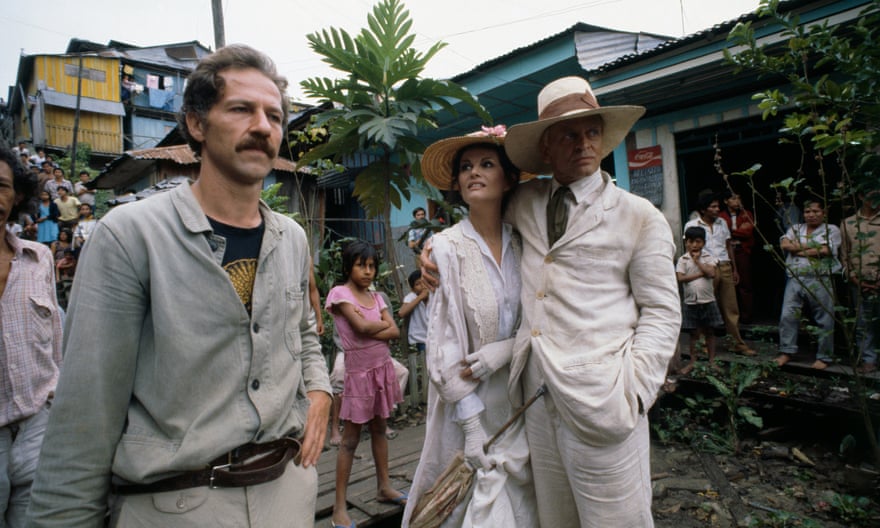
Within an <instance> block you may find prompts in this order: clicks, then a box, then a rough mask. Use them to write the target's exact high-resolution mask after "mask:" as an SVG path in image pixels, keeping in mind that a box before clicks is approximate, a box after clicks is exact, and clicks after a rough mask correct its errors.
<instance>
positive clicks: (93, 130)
mask: <svg viewBox="0 0 880 528" xmlns="http://www.w3.org/2000/svg"><path fill="white" fill-rule="evenodd" d="M66 64H67V65H71V66H73V67H78V66H79V57H59V56H49V55H41V56H38V57H36V58H35V60H34V70H33V76H32V77H31V79H30V85H29V86H28V89H27V93H28V94H34V93H36V92H37V90H39V89H40V81H42V84H43V85H44V86H45V87H46V88H48V89H52V90H55V91H56V92H60V93H66V94H69V95H72V96H76V92H77V82H78V81H77V76H76V75H75V74H74V75H69V74H68V73H69V72H66V71H65V65H66ZM82 67H83V69H84V70H85V69H88V70H96V71H101V72H103V73H104V80H103V81H98V80H93V79H89V78H85V77H84V78H83V80H82V96H83V97H90V98H92V99H101V100H104V101H114V102H118V101H119V82H120V81H119V60H118V59H114V58H103V57H83V63H82ZM44 109H45V120H44V122H45V127H46V144H47V145H52V146H55V147H61V148H65V147H69V146H70V145H71V143H72V139H73V121H74V115H75V112H74V110H73V109H69V108H62V107H58V106H52V105H45V107H44ZM23 124H24V123H23ZM22 129H26V127H24V126H23V127H22ZM79 143H88V144H89V145H90V146H91V147H92V151H94V152H109V153H122V118H121V117H120V116H115V115H107V114H95V113H91V112H83V111H80V116H79Z"/></svg>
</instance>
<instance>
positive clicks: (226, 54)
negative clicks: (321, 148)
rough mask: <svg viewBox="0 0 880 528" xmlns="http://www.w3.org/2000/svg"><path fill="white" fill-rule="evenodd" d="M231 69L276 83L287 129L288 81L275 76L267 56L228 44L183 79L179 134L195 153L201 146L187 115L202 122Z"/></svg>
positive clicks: (178, 121)
mask: <svg viewBox="0 0 880 528" xmlns="http://www.w3.org/2000/svg"><path fill="white" fill-rule="evenodd" d="M230 68H233V69H241V70H243V69H248V68H253V69H256V70H258V71H259V72H260V73H262V74H263V75H265V76H266V77H268V78H269V79H271V80H272V82H274V83H275V86H277V87H278V91H279V92H281V110H282V111H283V113H284V115H283V120H282V123H283V125H282V126H285V127H286V126H287V112H288V109H287V79H285V78H284V77H283V76H282V75H281V74H279V73H278V69H277V68H276V67H275V63H274V62H272V59H270V58H269V56H268V55H266V54H264V53H262V52H259V51H257V50H255V49H253V48H251V47H250V46H245V45H244V44H230V45H229V46H225V47H223V48H220V49H218V50H217V51H215V52H214V53H212V54H211V55H208V56H207V57H205V58H204V59H202V60H201V61H200V62H199V64H198V66H196V69H195V70H193V72H192V73H191V74H190V75H189V77H187V79H186V90H185V91H184V92H183V104H182V105H181V106H180V111H179V112H178V113H177V123H178V124H179V125H180V133H181V135H182V136H183V138H184V139H186V142H187V144H188V145H189V146H190V148H191V149H192V150H193V152H195V153H196V154H201V153H202V144H201V143H199V142H198V141H196V140H195V138H193V137H192V135H191V134H190V131H189V128H188V127H187V124H186V115H187V114H188V113H190V112H195V113H196V115H198V116H199V120H200V121H201V122H202V123H204V122H205V120H206V119H207V117H208V112H209V111H210V110H211V107H213V106H214V104H215V103H216V102H217V100H218V99H219V98H220V95H221V93H222V92H223V87H224V85H225V84H226V82H225V80H224V79H223V76H222V75H220V73H221V72H223V71H224V70H227V69H230Z"/></svg>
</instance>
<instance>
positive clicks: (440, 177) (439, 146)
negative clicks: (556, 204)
mask: <svg viewBox="0 0 880 528" xmlns="http://www.w3.org/2000/svg"><path fill="white" fill-rule="evenodd" d="M506 134H507V128H506V127H505V126H504V125H497V126H494V127H485V126H484V127H482V129H481V130H479V131H477V132H473V133H471V134H468V135H466V136H455V137H451V138H446V139H441V140H439V141H436V142H434V143H432V144H431V146H429V147H428V148H427V149H426V150H425V153H424V154H423V155H422V176H424V177H425V181H427V182H428V183H429V184H431V185H432V186H433V187H436V188H437V189H440V190H441V191H448V190H450V189H452V182H453V180H454V178H453V167H452V160H453V159H455V155H456V154H457V153H458V151H460V150H461V149H462V148H464V147H468V146H471V145H478V144H482V143H490V144H495V145H500V146H502V147H503V146H504V140H505V136H506ZM534 177H535V175H534V174H529V173H526V172H522V173H521V174H520V176H519V181H525V180H528V179H530V178H534Z"/></svg>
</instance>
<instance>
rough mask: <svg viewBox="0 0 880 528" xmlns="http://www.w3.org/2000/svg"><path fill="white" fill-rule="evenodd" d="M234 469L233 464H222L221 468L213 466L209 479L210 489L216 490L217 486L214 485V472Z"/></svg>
mask: <svg viewBox="0 0 880 528" xmlns="http://www.w3.org/2000/svg"><path fill="white" fill-rule="evenodd" d="M229 467H232V464H221V465H219V466H211V475H210V476H209V477H208V488H210V489H216V488H217V486H215V485H214V472H215V471H217V470H218V469H226V468H229Z"/></svg>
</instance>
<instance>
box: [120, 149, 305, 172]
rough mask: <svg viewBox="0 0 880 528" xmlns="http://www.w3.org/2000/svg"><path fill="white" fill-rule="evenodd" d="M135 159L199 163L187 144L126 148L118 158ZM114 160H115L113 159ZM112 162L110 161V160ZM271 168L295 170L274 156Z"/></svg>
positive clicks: (291, 163)
mask: <svg viewBox="0 0 880 528" xmlns="http://www.w3.org/2000/svg"><path fill="white" fill-rule="evenodd" d="M126 157H128V158H131V159H135V160H169V161H173V162H175V163H178V164H180V165H194V164H197V163H199V160H198V158H196V154H195V152H193V151H192V149H191V148H189V145H175V146H173V147H158V148H148V149H140V150H128V151H126V152H125V153H124V154H123V155H122V156H121V157H120V158H117V159H121V158H126ZM114 161H116V160H114ZM111 163H112V162H111ZM272 168H273V169H275V170H279V171H284V172H296V163H294V162H292V161H290V160H289V159H285V158H282V157H280V156H279V157H277V158H275V162H274V163H273V164H272Z"/></svg>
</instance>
